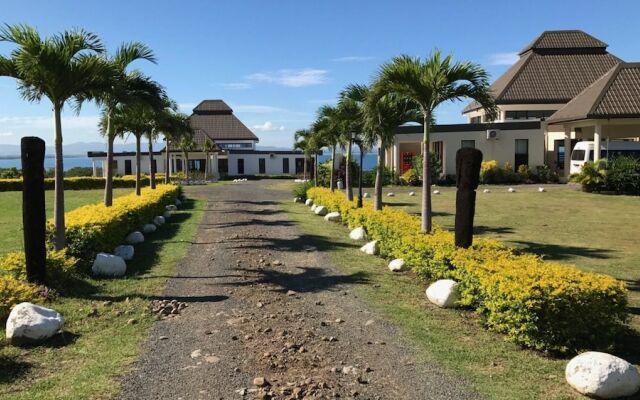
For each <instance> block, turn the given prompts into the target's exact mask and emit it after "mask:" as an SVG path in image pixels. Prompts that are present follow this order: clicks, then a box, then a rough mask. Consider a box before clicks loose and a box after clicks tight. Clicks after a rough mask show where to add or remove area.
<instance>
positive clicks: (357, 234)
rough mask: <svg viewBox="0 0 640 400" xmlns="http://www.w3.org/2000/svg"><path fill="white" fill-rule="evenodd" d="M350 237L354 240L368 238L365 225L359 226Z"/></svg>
mask: <svg viewBox="0 0 640 400" xmlns="http://www.w3.org/2000/svg"><path fill="white" fill-rule="evenodd" d="M349 238H351V239H352V240H364V239H366V238H367V232H366V231H365V230H364V228H363V227H358V228H355V229H354V230H352V231H351V232H350V233H349Z"/></svg>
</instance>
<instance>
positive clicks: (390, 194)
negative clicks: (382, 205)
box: [387, 192, 396, 197]
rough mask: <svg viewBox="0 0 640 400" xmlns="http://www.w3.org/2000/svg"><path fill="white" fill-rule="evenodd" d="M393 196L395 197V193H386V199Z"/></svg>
mask: <svg viewBox="0 0 640 400" xmlns="http://www.w3.org/2000/svg"><path fill="white" fill-rule="evenodd" d="M395 195H396V194H395V193H393V192H389V193H387V197H393V196H395Z"/></svg>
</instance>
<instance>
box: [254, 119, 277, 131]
mask: <svg viewBox="0 0 640 400" xmlns="http://www.w3.org/2000/svg"><path fill="white" fill-rule="evenodd" d="M253 129H255V130H256V131H260V132H276V131H284V125H280V126H276V125H274V124H273V123H272V122H271V121H266V122H265V123H264V124H260V125H253Z"/></svg>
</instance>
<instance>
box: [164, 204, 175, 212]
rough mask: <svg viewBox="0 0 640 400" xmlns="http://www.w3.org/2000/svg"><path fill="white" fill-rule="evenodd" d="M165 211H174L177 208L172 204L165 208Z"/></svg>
mask: <svg viewBox="0 0 640 400" xmlns="http://www.w3.org/2000/svg"><path fill="white" fill-rule="evenodd" d="M165 208H166V209H167V211H175V210H177V209H178V207H176V206H175V205H173V204H169V205H168V206H166V207H165Z"/></svg>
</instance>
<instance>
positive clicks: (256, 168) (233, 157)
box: [228, 153, 304, 175]
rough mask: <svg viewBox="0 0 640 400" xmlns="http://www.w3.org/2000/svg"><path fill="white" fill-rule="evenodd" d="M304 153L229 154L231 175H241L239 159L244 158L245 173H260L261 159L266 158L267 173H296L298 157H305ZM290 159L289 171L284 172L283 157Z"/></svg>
mask: <svg viewBox="0 0 640 400" xmlns="http://www.w3.org/2000/svg"><path fill="white" fill-rule="evenodd" d="M303 157H304V156H303V155H302V154H273V156H272V155H271V154H270V153H268V154H229V155H228V160H229V175H240V174H239V173H238V159H243V160H244V175H259V174H260V161H259V160H260V159H261V158H263V159H264V160H265V172H264V174H266V175H295V174H296V158H303ZM284 158H288V159H289V172H288V173H284V172H283V161H282V160H283V159H284Z"/></svg>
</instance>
